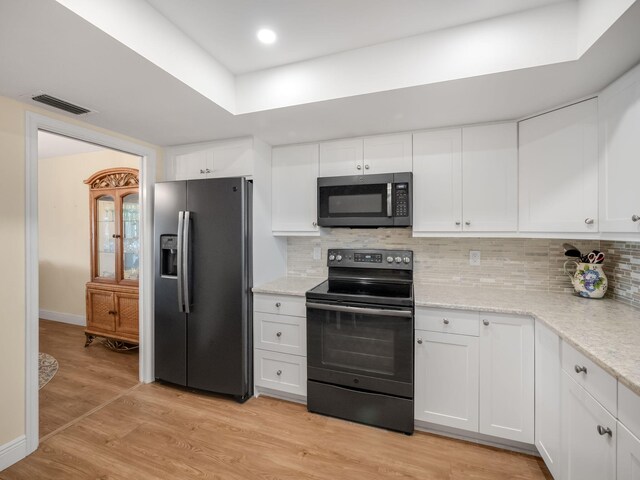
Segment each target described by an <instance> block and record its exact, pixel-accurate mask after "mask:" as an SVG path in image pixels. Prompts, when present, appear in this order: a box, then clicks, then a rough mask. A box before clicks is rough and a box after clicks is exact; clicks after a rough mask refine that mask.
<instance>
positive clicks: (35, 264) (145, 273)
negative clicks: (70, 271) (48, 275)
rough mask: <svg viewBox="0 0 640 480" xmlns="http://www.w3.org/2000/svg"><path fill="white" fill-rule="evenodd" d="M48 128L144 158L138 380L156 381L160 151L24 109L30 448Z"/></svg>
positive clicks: (35, 412) (30, 445)
mask: <svg viewBox="0 0 640 480" xmlns="http://www.w3.org/2000/svg"><path fill="white" fill-rule="evenodd" d="M39 131H46V132H49V133H54V134H58V135H62V136H66V137H70V138H74V139H76V140H80V141H84V142H87V143H91V144H94V145H98V146H101V147H105V148H110V149H113V150H117V151H120V152H126V153H129V154H132V155H135V156H138V157H139V158H140V169H139V175H140V187H139V199H140V246H141V248H140V259H139V262H140V268H139V277H140V278H139V285H140V302H139V332H140V351H139V363H138V365H139V371H138V380H139V381H141V382H145V383H146V382H151V381H153V378H154V377H153V348H152V346H153V320H152V319H153V282H152V279H153V265H152V262H151V261H147V260H145V256H146V255H147V256H148V257H149V258H152V250H153V239H152V235H151V232H152V231H153V224H152V216H153V213H152V212H153V210H152V205H151V202H150V199H151V198H153V184H154V183H155V172H156V151H155V150H154V149H153V148H150V147H148V146H145V145H141V144H138V143H134V142H131V141H129V140H126V139H123V138H120V137H116V136H113V135H108V134H105V133H101V132H98V131H96V130H93V129H89V128H85V127H82V126H79V125H77V124H73V123H68V122H65V121H61V120H57V119H54V118H51V117H48V116H45V115H40V114H36V113H32V112H28V113H27V115H26V131H25V137H26V172H25V174H26V175H25V178H26V186H25V187H26V188H25V197H26V198H25V200H26V208H25V211H26V248H25V256H26V282H25V283H26V319H25V321H26V331H25V356H26V382H25V410H26V452H25V453H26V454H27V455H28V454H30V453H31V452H33V451H35V450H36V448H37V447H38V443H39V421H38V418H39V405H38V400H39V395H38V392H39V389H38V386H39V381H38V366H39V358H38V357H39V356H38V353H39V324H40V322H39V317H40V315H39V313H40V311H39V310H40V309H39V276H40V275H39V254H38V251H39V235H38V230H39V208H38V174H39V169H38V136H39V135H38V133H39Z"/></svg>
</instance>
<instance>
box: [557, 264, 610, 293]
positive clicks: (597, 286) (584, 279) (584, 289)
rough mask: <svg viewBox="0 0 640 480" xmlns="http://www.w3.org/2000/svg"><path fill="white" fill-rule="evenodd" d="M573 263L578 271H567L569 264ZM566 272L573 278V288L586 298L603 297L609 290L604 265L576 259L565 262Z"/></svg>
mask: <svg viewBox="0 0 640 480" xmlns="http://www.w3.org/2000/svg"><path fill="white" fill-rule="evenodd" d="M570 263H573V264H575V266H576V271H575V272H573V273H571V272H570V271H567V265H568V264H570ZM564 273H566V274H567V275H568V276H569V278H570V279H571V284H572V285H573V289H574V290H575V291H576V293H577V294H578V295H580V296H581V297H585V298H602V297H604V294H605V293H606V292H607V286H608V282H607V276H606V275H605V274H604V271H603V270H602V265H600V264H597V263H578V262H576V261H574V260H567V261H566V262H564Z"/></svg>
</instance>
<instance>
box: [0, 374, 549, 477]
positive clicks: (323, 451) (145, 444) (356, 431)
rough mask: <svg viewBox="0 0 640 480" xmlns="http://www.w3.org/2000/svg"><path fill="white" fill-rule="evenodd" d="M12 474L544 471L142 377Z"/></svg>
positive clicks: (457, 444)
mask: <svg viewBox="0 0 640 480" xmlns="http://www.w3.org/2000/svg"><path fill="white" fill-rule="evenodd" d="M0 478H2V479H3V480H18V479H30V480H34V479H70V480H72V479H98V478H99V479H136V480H145V479H230V480H241V479H242V480H245V479H265V480H266V479H269V480H275V479H282V480H294V479H296V480H299V479H312V480H325V479H326V480H329V479H331V480H336V479H367V480H378V479H396V480H397V479H400V478H402V479H405V480H408V479H429V480H430V479H434V480H435V479H442V480H445V479H446V480H460V479H474V480H489V479H505V480H506V479H510V480H538V479H550V478H551V477H550V476H549V474H548V472H547V470H546V469H545V467H544V465H543V462H542V460H541V459H539V458H535V457H531V456H528V455H523V454H517V453H512V452H507V451H502V450H498V449H494V448H491V447H484V446H479V445H475V444H471V443H466V442H462V441H459V440H452V439H448V438H443V437H438V436H435V435H430V434H426V433H416V434H414V435H413V436H406V435H403V434H398V433H392V432H388V431H386V430H381V429H377V428H372V427H368V426H364V425H358V424H354V423H350V422H346V421H342V420H338V419H333V418H328V417H323V416H320V415H316V414H311V413H308V412H307V411H306V407H305V406H303V405H298V404H294V403H289V402H284V401H280V400H275V399H272V398H268V397H260V398H257V399H256V398H254V399H250V400H249V401H248V402H247V403H245V404H244V405H239V404H237V403H235V402H234V401H233V400H230V399H227V398H223V397H219V396H212V395H203V394H197V393H192V392H188V391H185V390H180V389H176V388H172V387H168V386H164V385H161V384H157V383H153V384H148V385H140V386H137V387H134V388H133V389H132V390H130V391H129V392H127V393H126V394H124V395H122V396H121V397H120V398H118V399H117V400H115V401H113V402H111V403H109V404H108V405H106V406H105V407H103V408H101V409H99V410H98V411H96V412H94V413H92V414H90V415H88V416H86V417H85V418H83V419H81V420H80V421H78V422H77V423H75V424H74V425H72V426H70V427H68V428H66V429H65V430H63V431H61V432H59V433H57V434H55V435H53V436H51V437H50V438H48V439H47V440H46V441H44V442H43V443H42V444H41V445H40V448H39V449H38V450H37V451H36V452H35V453H34V454H33V455H31V456H29V457H28V458H26V459H24V460H23V461H21V462H19V463H17V464H16V465H14V466H13V467H11V468H9V469H7V470H5V471H4V472H1V473H0Z"/></svg>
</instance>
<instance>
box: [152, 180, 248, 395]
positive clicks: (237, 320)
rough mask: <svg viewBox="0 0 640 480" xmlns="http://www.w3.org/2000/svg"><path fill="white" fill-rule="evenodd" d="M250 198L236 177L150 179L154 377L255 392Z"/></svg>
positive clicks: (227, 390)
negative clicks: (152, 181)
mask: <svg viewBox="0 0 640 480" xmlns="http://www.w3.org/2000/svg"><path fill="white" fill-rule="evenodd" d="M251 198H252V184H251V182H249V181H247V180H246V179H245V178H242V177H235V178H216V179H207V180H186V181H176V182H162V183H157V184H156V186H155V207H154V208H155V212H154V236H155V240H154V241H155V250H154V251H155V256H156V258H155V377H156V379H158V380H162V381H165V382H170V383H173V384H176V385H182V386H186V387H191V388H195V389H200V390H206V391H209V392H216V393H223V394H228V395H233V396H234V397H235V398H236V400H238V401H241V402H242V401H245V400H246V399H247V398H249V397H250V396H251V395H252V394H253V376H252V373H253V372H252V363H253V359H252V304H251V303H252V302H251V298H252V296H251V287H252V279H251Z"/></svg>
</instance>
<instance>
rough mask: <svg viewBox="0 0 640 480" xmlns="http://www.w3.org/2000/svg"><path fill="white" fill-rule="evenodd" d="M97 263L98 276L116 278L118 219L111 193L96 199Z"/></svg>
mask: <svg viewBox="0 0 640 480" xmlns="http://www.w3.org/2000/svg"><path fill="white" fill-rule="evenodd" d="M96 225H97V230H98V231H97V235H98V238H97V239H96V240H97V241H96V249H97V253H98V255H97V264H96V269H97V270H96V274H97V276H98V277H102V278H109V279H114V278H115V277H116V239H115V234H116V220H115V201H114V198H113V197H112V196H110V195H103V196H102V197H98V198H97V199H96Z"/></svg>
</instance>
